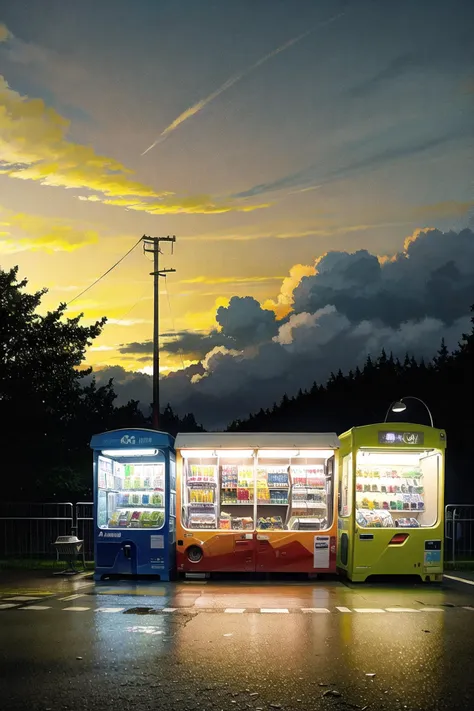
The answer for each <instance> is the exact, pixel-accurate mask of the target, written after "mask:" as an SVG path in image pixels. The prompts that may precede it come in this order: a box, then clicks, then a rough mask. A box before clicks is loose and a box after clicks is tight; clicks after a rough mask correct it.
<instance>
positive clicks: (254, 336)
mask: <svg viewBox="0 0 474 711" xmlns="http://www.w3.org/2000/svg"><path fill="white" fill-rule="evenodd" d="M215 321H216V326H215V327H214V328H212V329H211V330H210V331H208V332H206V331H204V330H202V329H199V330H194V331H179V332H177V333H164V334H161V338H162V343H161V350H162V351H164V352H166V353H171V354H180V355H182V356H184V357H186V358H190V359H193V360H194V359H197V358H199V359H202V358H205V356H206V354H208V353H209V352H211V351H213V350H214V349H225V350H226V351H232V352H234V351H240V350H245V349H247V348H255V347H256V346H258V345H259V344H261V343H264V342H266V341H268V340H271V338H273V336H275V335H276V334H277V332H278V321H277V319H276V316H275V313H274V312H273V311H271V310H268V309H265V308H262V306H261V305H260V304H259V302H258V301H257V300H256V299H254V298H253V297H251V296H245V297H239V296H233V297H232V298H231V299H230V301H229V302H228V304H226V305H224V306H218V308H217V312H216V315H215ZM119 352H120V353H122V354H132V355H141V354H150V353H152V352H153V342H152V341H150V340H147V341H142V342H130V343H124V344H122V345H121V346H120V348H119Z"/></svg>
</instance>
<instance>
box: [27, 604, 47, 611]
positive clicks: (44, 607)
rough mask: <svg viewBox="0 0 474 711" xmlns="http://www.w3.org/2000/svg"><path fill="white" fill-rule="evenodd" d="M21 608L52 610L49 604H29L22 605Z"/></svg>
mask: <svg viewBox="0 0 474 711" xmlns="http://www.w3.org/2000/svg"><path fill="white" fill-rule="evenodd" d="M19 609H20V610H51V607H49V606H48V605H28V606H27V607H20V608H19Z"/></svg>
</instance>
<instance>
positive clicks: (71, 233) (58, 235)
mask: <svg viewBox="0 0 474 711" xmlns="http://www.w3.org/2000/svg"><path fill="white" fill-rule="evenodd" d="M0 215H1V216H2V223H1V224H2V226H3V227H4V228H5V227H6V228H7V229H6V230H2V232H1V233H0V236H1V237H2V239H0V253H3V254H15V253H17V252H25V251H33V252H38V251H43V252H73V251H75V250H76V249H80V248H81V247H84V246H86V245H88V244H95V243H96V242H98V240H99V234H98V233H97V232H96V231H95V230H90V229H81V228H80V227H78V226H77V225H76V224H74V223H72V222H71V221H68V220H51V219H48V218H45V217H42V216H40V215H28V214H25V213H14V212H12V211H11V210H5V209H2V208H1V207H0Z"/></svg>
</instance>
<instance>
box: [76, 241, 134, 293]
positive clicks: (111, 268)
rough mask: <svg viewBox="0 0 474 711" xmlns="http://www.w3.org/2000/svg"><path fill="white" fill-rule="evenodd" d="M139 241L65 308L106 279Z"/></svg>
mask: <svg viewBox="0 0 474 711" xmlns="http://www.w3.org/2000/svg"><path fill="white" fill-rule="evenodd" d="M141 241H142V238H141V237H140V239H139V240H138V242H135V244H134V245H133V247H131V248H130V249H129V250H128V252H126V253H125V254H124V255H123V257H120V259H119V260H118V262H115V264H114V265H113V266H111V267H110V269H107V271H106V272H104V273H103V274H102V276H100V277H99V278H98V279H96V280H95V281H94V282H92V284H89V286H87V287H86V288H85V289H83V290H82V291H81V292H80V293H79V294H77V296H75V297H74V298H73V299H71V301H68V302H67V304H66V306H69V305H70V304H72V303H73V301H76V300H77V299H79V298H80V297H81V296H83V295H84V294H85V293H86V292H87V291H89V290H90V289H92V287H93V286H95V285H96V284H98V283H99V282H100V281H102V279H103V278H104V277H106V276H107V274H110V272H111V271H113V270H114V269H115V267H118V265H119V264H120V262H123V260H124V259H125V258H126V257H128V255H129V254H130V252H133V250H134V249H135V247H137V246H138V245H139V244H140V242H141Z"/></svg>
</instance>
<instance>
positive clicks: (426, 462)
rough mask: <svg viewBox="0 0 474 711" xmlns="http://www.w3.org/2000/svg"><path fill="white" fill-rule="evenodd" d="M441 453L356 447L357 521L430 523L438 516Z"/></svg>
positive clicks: (398, 525)
mask: <svg viewBox="0 0 474 711" xmlns="http://www.w3.org/2000/svg"><path fill="white" fill-rule="evenodd" d="M440 456H441V455H440V454H439V453H437V452H433V451H430V452H413V451H409V452H408V451H407V452H389V451H385V452H380V451H369V450H359V452H358V453H357V460H356V497H355V498H356V521H357V523H358V525H359V526H361V527H364V528H365V527H366V528H420V527H431V526H434V525H435V524H436V523H437V519H438V513H437V511H438V498H439V469H440Z"/></svg>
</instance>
